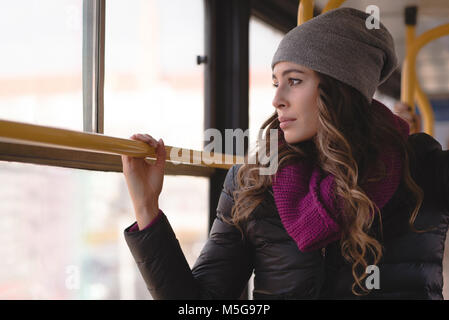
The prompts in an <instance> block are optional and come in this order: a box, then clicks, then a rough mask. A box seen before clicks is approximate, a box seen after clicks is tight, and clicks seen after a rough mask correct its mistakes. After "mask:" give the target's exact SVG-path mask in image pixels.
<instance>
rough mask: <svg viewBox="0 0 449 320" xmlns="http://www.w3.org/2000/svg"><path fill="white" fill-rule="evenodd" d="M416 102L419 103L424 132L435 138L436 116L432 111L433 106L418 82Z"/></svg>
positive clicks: (416, 85)
mask: <svg viewBox="0 0 449 320" xmlns="http://www.w3.org/2000/svg"><path fill="white" fill-rule="evenodd" d="M415 100H416V102H417V103H418V109H419V111H420V113H421V115H422V117H421V119H422V124H421V125H422V131H423V132H425V133H427V134H428V135H431V136H433V135H434V124H435V115H434V112H433V109H432V105H431V104H430V101H429V99H427V96H426V94H425V93H424V91H423V90H422V88H421V86H420V85H419V83H418V81H417V82H416V84H415Z"/></svg>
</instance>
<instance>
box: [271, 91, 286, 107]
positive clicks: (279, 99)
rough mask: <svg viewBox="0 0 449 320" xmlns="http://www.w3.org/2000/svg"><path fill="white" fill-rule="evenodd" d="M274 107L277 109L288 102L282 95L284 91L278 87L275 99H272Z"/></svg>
mask: <svg viewBox="0 0 449 320" xmlns="http://www.w3.org/2000/svg"><path fill="white" fill-rule="evenodd" d="M272 104H273V107H275V108H276V109H278V108H281V107H285V105H286V104H287V103H286V101H285V98H284V97H283V95H282V92H281V91H280V90H279V88H277V89H276V93H275V95H274V98H273V101H272Z"/></svg>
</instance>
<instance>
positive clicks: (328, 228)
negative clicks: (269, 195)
mask: <svg viewBox="0 0 449 320" xmlns="http://www.w3.org/2000/svg"><path fill="white" fill-rule="evenodd" d="M372 107H373V108H379V110H380V112H381V113H382V114H383V115H384V117H385V119H386V121H392V122H393V123H394V124H395V126H396V127H397V128H398V130H399V131H400V132H401V133H402V135H403V136H404V137H408V135H409V126H408V123H407V122H405V121H404V120H402V119H401V118H400V117H398V116H396V115H395V114H393V113H392V112H391V111H390V109H388V108H387V107H386V106H384V105H383V104H382V103H380V102H379V101H377V100H374V99H373V104H372ZM380 158H381V160H382V161H383V162H384V164H385V167H386V173H387V175H386V177H385V178H384V179H383V180H381V181H375V182H370V183H366V184H365V185H363V186H361V188H362V189H363V190H364V191H365V192H366V194H367V195H368V197H369V198H370V199H371V200H372V201H373V202H374V203H375V204H376V205H377V206H378V207H379V209H382V208H383V207H384V206H385V204H386V203H387V202H388V201H389V200H390V199H391V197H392V196H393V195H394V193H395V192H396V189H397V188H398V186H399V183H400V181H401V178H402V174H401V173H402V164H401V161H400V156H399V152H398V151H396V150H393V149H392V148H389V149H388V148H386V149H384V152H383V153H382V154H381V155H380ZM273 194H274V200H275V203H276V207H277V209H278V212H279V216H280V217H281V221H282V224H283V225H284V227H285V229H286V230H287V232H288V234H289V235H290V236H291V237H292V238H293V239H294V240H295V242H296V244H297V245H298V248H299V249H300V250H301V251H312V250H315V249H319V248H323V247H325V246H326V245H327V244H329V243H331V242H334V241H336V240H338V239H340V237H341V229H340V225H339V221H341V220H339V218H340V216H341V214H342V211H343V210H342V208H343V206H342V202H341V201H342V200H341V199H340V198H339V197H336V195H335V194H336V192H335V181H334V176H333V175H331V174H329V173H326V172H324V171H323V170H322V169H321V168H319V167H318V166H317V165H315V164H313V163H310V161H302V162H300V163H295V164H291V165H287V166H285V167H284V168H281V169H280V170H278V172H277V173H276V175H275V179H273Z"/></svg>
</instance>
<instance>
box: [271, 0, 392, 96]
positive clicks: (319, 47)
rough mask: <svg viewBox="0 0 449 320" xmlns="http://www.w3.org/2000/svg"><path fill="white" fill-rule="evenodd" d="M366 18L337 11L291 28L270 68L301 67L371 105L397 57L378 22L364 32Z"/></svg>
mask: <svg viewBox="0 0 449 320" xmlns="http://www.w3.org/2000/svg"><path fill="white" fill-rule="evenodd" d="M368 17H370V15H369V14H367V13H365V12H363V11H360V10H357V9H354V8H338V9H334V10H330V11H328V12H326V13H324V14H321V15H319V16H317V17H315V18H313V19H311V20H309V21H307V22H305V23H303V24H301V25H299V26H297V27H295V28H293V29H292V30H290V31H289V32H288V33H287V34H286V35H285V36H284V38H283V39H282V40H281V42H280V44H279V47H278V49H277V51H276V53H275V54H274V57H273V60H272V63H271V68H274V66H275V65H276V64H277V63H278V62H281V61H288V62H293V63H296V64H300V65H303V66H305V67H307V68H310V69H312V70H315V71H318V72H320V73H323V74H326V75H328V76H331V77H333V78H335V79H337V80H340V81H341V82H343V83H346V84H348V85H350V86H352V87H354V88H355V89H357V90H358V91H360V92H361V93H362V94H363V95H364V96H365V97H366V98H367V99H368V101H369V102H371V101H372V97H373V95H374V92H375V91H376V88H377V87H378V86H379V85H380V84H381V83H382V82H384V81H385V80H386V79H387V78H388V77H389V76H390V75H391V74H392V72H393V71H394V69H395V68H396V67H397V58H396V54H395V51H394V42H393V38H392V36H391V34H390V32H389V31H388V30H387V29H386V28H385V26H384V25H383V24H382V23H380V22H379V29H376V28H373V29H368V28H367V26H366V21H368V22H371V20H369V19H368ZM367 19H368V20H367ZM370 19H371V18H370Z"/></svg>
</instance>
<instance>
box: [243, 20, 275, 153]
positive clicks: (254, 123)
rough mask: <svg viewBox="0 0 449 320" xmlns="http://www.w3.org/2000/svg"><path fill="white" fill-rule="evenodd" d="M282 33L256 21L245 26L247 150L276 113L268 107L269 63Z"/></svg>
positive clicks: (270, 97) (270, 94)
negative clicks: (246, 51)
mask: <svg viewBox="0 0 449 320" xmlns="http://www.w3.org/2000/svg"><path fill="white" fill-rule="evenodd" d="M282 37H283V33H282V32H280V31H278V30H276V29H274V28H273V27H271V26H269V25H268V24H266V23H265V22H263V21H261V20H260V19H258V18H255V17H251V19H250V22H249V66H250V68H249V77H250V81H249V83H250V86H249V131H250V135H249V136H250V143H251V146H252V145H253V144H254V142H255V140H256V139H257V133H258V130H259V129H260V127H261V125H262V123H263V122H265V120H267V119H268V118H269V117H270V116H271V115H272V114H273V113H274V112H275V111H276V110H275V108H274V107H273V105H272V104H271V102H272V101H273V97H274V93H275V91H274V87H273V85H272V80H271V76H272V70H271V60H272V58H273V55H274V53H275V51H276V49H277V46H278V44H279V42H280V41H281V39H282Z"/></svg>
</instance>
